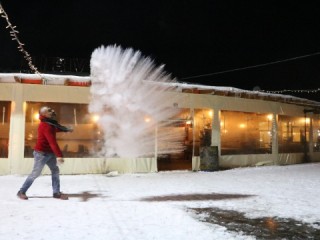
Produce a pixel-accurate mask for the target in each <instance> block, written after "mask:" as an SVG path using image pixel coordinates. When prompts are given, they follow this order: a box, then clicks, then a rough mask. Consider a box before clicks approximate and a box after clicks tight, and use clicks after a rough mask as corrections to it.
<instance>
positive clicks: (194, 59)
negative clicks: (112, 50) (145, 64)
mask: <svg viewBox="0 0 320 240" xmlns="http://www.w3.org/2000/svg"><path fill="white" fill-rule="evenodd" d="M0 1H1V4H2V5H3V7H4V9H5V10H6V12H7V13H8V15H9V18H10V20H11V23H12V24H13V25H16V26H17V29H18V30H19V32H20V34H19V38H20V40H21V41H22V42H23V43H25V44H26V50H27V51H28V52H29V53H30V54H31V55H32V56H46V57H79V58H88V59H90V55H91V53H92V51H93V50H94V49H95V48H97V47H99V46H101V45H109V44H118V45H121V46H122V47H132V48H134V49H135V50H140V51H142V53H143V55H145V56H150V57H151V58H153V59H154V60H155V63H156V64H157V65H158V64H162V63H163V64H165V65H166V67H165V69H166V71H167V72H169V73H172V75H173V76H174V77H176V78H177V79H178V81H181V82H191V83H201V84H206V85H212V86H233V87H237V88H242V89H248V90H252V89H253V88H254V87H255V86H260V88H261V89H264V90H282V89H317V88H320V86H319V78H320V54H319V55H315V56H312V57H308V58H302V59H298V60H294V61H289V62H284V63H280V64H274V65H269V66H264V67H259V68H253V69H247V70H242V71H235V72H231V73H224V74H216V75H212V76H207V77H200V78H188V79H185V78H187V77H190V76H197V75H203V74H209V73H215V72H220V71H225V70H230V69H235V68H241V67H248V66H252V65H257V64H263V63H268V62H274V61H278V60H282V59H290V58H294V57H298V56H302V55H307V54H312V53H317V52H320V29H319V28H320V7H318V6H316V5H318V4H315V5H313V4H312V3H309V1H271V0H269V1H263V0H262V1H228V0H219V1H217V0H145V1H142V0H115V1H112V0H109V1H102V0H101V1H95V0H92V1H83V0H77V1H72V0H55V1H53V0H46V1H39V0H38V1H35V0H28V1H17V0H0ZM314 2H316V1H314ZM5 26H6V23H5V21H4V19H3V18H1V19H0V69H1V68H2V69H13V68H17V66H19V64H20V60H19V59H20V57H21V54H20V52H18V51H17V48H16V43H15V42H14V41H12V40H11V39H10V36H9V32H8V31H7V29H5ZM318 95H319V94H318ZM307 97H308V96H307ZM310 98H313V96H310ZM319 99H320V98H319Z"/></svg>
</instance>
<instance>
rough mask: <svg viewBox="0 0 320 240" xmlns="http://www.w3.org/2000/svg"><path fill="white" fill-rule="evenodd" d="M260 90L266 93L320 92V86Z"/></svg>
mask: <svg viewBox="0 0 320 240" xmlns="http://www.w3.org/2000/svg"><path fill="white" fill-rule="evenodd" d="M259 92H265V93H318V92H320V88H318V89H297V90H290V89H284V90H275V91H266V90H259Z"/></svg>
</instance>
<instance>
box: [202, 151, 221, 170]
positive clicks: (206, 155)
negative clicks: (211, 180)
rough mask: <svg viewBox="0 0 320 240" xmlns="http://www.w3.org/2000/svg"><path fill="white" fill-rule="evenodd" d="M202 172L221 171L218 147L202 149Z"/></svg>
mask: <svg viewBox="0 0 320 240" xmlns="http://www.w3.org/2000/svg"><path fill="white" fill-rule="evenodd" d="M200 170H201V171H218V170H219V151H218V146H207V147H201V148H200Z"/></svg>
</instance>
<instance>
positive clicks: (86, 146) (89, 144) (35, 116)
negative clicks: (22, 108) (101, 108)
mask: <svg viewBox="0 0 320 240" xmlns="http://www.w3.org/2000/svg"><path fill="white" fill-rule="evenodd" d="M42 106H49V107H51V108H53V109H54V110H55V112H56V113H57V120H58V122H59V123H60V124H61V125H64V126H69V127H72V128H73V129H74V131H73V132H72V133H57V141H58V144H59V146H60V149H61V151H62V152H63V155H64V157H69V158H82V157H88V156H94V155H95V153H96V152H98V151H99V150H100V148H101V144H102V139H103V134H102V133H101V130H100V129H99V127H98V125H97V124H96V120H97V117H96V116H94V115H91V114H89V112H88V104H70V103H45V102H41V103H39V102H27V103H26V128H25V152H24V156H25V157H33V154H32V152H33V148H34V146H35V144H36V141H37V131H38V125H39V109H40V108H41V107H42Z"/></svg>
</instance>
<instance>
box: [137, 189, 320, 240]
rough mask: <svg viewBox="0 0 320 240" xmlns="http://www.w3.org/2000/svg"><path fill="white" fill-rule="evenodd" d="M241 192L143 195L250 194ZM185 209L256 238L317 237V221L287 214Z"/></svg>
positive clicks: (169, 197) (192, 198) (225, 197)
mask: <svg viewBox="0 0 320 240" xmlns="http://www.w3.org/2000/svg"><path fill="white" fill-rule="evenodd" d="M253 196H254V195H243V194H219V193H209V194H178V195H166V196H153V197H146V198H142V199H140V200H142V201H148V202H164V201H209V200H212V201H214V200H228V199H230V200H232V199H239V198H248V197H253ZM188 210H189V211H191V212H192V213H194V214H193V215H194V216H195V217H196V218H197V219H198V220H199V221H202V222H207V223H211V224H216V225H220V226H223V227H225V228H226V229H227V230H228V231H233V232H238V233H240V232H241V234H242V235H248V236H253V237H255V238H256V239H259V240H269V239H272V240H307V239H310V240H317V239H320V222H315V223H313V224H312V225H310V224H306V223H304V222H301V221H297V220H294V219H291V218H278V217H263V218H247V217H246V216H245V214H244V213H241V212H237V211H230V210H223V209H220V208H189V209H188Z"/></svg>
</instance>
